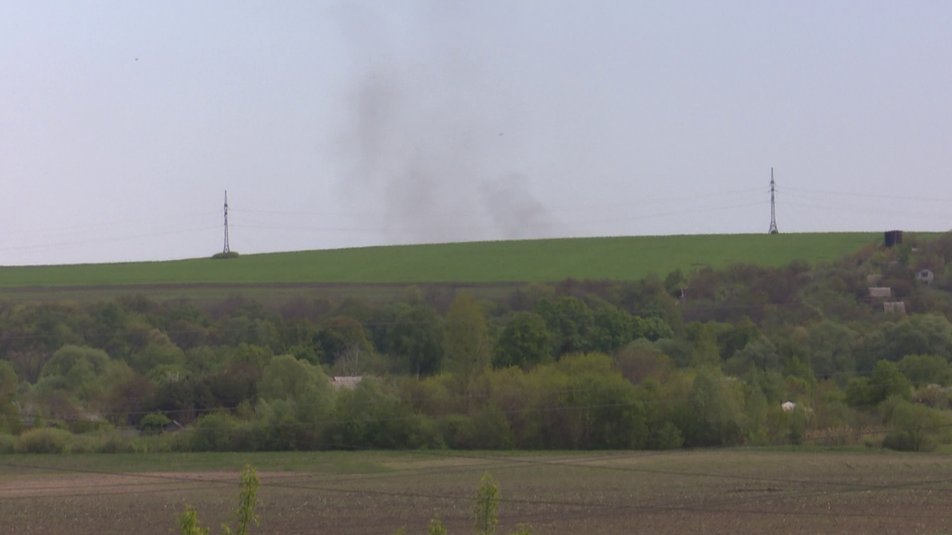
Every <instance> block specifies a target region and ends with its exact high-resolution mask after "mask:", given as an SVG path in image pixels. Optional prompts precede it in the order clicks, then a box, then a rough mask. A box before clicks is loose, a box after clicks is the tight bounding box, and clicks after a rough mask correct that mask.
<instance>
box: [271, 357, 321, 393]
mask: <svg viewBox="0 0 952 535" xmlns="http://www.w3.org/2000/svg"><path fill="white" fill-rule="evenodd" d="M330 389H331V387H330V382H329V380H328V378H327V376H326V375H324V372H323V371H321V369H320V368H318V367H316V366H313V365H311V364H309V363H307V362H305V361H303V360H299V359H296V358H294V357H292V356H291V355H278V356H276V357H274V358H272V359H271V362H269V363H268V364H267V365H266V366H265V367H264V370H263V371H262V373H261V379H260V380H259V381H258V395H259V396H260V397H261V399H266V400H271V399H289V400H299V399H303V398H304V397H305V396H306V395H307V394H308V393H309V392H312V391H318V392H324V393H329V392H330Z"/></svg>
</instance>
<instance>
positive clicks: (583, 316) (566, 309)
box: [536, 296, 595, 357]
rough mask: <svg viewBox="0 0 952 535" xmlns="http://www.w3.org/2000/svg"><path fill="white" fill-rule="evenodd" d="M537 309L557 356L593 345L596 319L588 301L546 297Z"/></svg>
mask: <svg viewBox="0 0 952 535" xmlns="http://www.w3.org/2000/svg"><path fill="white" fill-rule="evenodd" d="M536 311H537V312H538V313H539V315H540V316H542V318H543V319H544V320H545V324H546V327H547V328H548V330H549V333H550V334H551V336H552V338H551V340H552V349H553V354H554V355H556V356H557V357H559V356H562V355H564V354H566V353H577V352H580V351H587V350H589V349H591V348H592V345H593V344H592V340H591V335H592V328H593V327H594V323H595V318H594V316H593V315H592V311H591V309H589V308H588V305H586V304H585V302H584V301H582V300H580V299H578V298H575V297H568V296H563V297H556V298H554V299H543V300H542V301H540V302H539V303H538V305H536Z"/></svg>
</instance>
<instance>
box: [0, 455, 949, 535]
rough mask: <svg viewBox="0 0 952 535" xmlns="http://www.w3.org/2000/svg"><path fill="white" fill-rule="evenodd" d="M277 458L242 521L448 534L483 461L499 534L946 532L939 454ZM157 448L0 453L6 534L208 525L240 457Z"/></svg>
mask: <svg viewBox="0 0 952 535" xmlns="http://www.w3.org/2000/svg"><path fill="white" fill-rule="evenodd" d="M210 455H215V454H210ZM282 455H283V457H281V460H280V461H276V460H275V459H273V458H270V457H268V454H250V455H245V456H244V457H245V458H247V460H248V461H250V462H251V463H252V464H255V465H256V466H258V467H259V476H260V478H261V488H260V490H259V501H260V505H259V508H258V512H259V514H260V519H261V524H260V526H259V527H257V528H255V530H253V533H282V534H283V533H287V534H295V533H315V534H340V535H345V534H354V535H356V534H377V533H379V534H392V533H394V532H395V531H396V530H397V529H398V528H401V527H403V528H406V530H407V533H409V534H414V533H420V534H423V533H426V524H427V522H428V521H429V519H430V518H433V517H439V518H441V519H443V520H444V522H445V523H446V525H447V526H448V527H449V531H450V533H451V534H452V533H460V534H462V533H472V532H473V529H472V527H471V511H472V507H473V495H474V493H475V490H476V487H477V486H478V483H479V479H480V477H481V475H482V474H483V473H485V472H488V473H490V474H492V475H493V476H494V477H495V478H496V480H497V481H498V482H499V487H500V493H501V501H500V506H499V510H500V530H499V533H508V532H509V531H511V530H512V528H514V527H515V526H516V524H517V523H520V522H521V523H527V524H529V525H530V526H531V527H532V532H533V533H536V534H569V533H572V534H578V533H603V534H606V533H607V534H615V533H617V534H622V533H659V534H691V533H725V534H726V533H786V534H807V533H810V534H814V533H843V534H854V533H855V534H861V533H862V534H865V533H877V534H887V533H897V534H898V533H903V534H916V533H923V534H937V533H950V532H952V457H949V456H947V455H941V454H898V453H883V452H836V451H833V452H815V451H814V452H799V451H759V450H757V451H744V450H729V451H689V452H672V453H651V452H598V453H593V452H583V453H490V452H471V453H470V452H447V451H438V452H392V453H390V452H352V453H340V452H336V453H326V454H325V453H300V454H282ZM289 455H290V456H292V457H289ZM293 456H299V457H293ZM49 459H53V458H49ZM159 459H162V460H160V461H159V462H155V456H152V457H149V458H147V459H144V460H147V461H148V463H151V464H152V465H153V466H151V467H149V466H143V467H142V469H135V465H136V462H135V460H132V461H130V460H129V459H128V458H123V459H122V461H121V462H119V463H117V465H118V467H119V469H118V470H115V471H113V470H109V469H104V468H102V467H103V466H108V465H109V456H108V455H100V456H98V458H97V460H95V462H94V463H92V466H97V467H98V468H94V469H92V468H88V466H91V465H90V463H89V462H86V461H84V460H82V459H78V460H77V462H76V463H75V464H76V466H77V467H76V468H71V467H70V463H69V462H67V461H68V460H69V459H68V456H67V459H66V461H64V459H63V458H62V457H58V458H56V462H46V461H44V458H43V457H42V456H17V455H8V456H2V457H0V522H2V526H3V529H2V531H3V533H15V534H40V533H43V534H47V533H70V534H77V535H82V534H113V533H114V534H120V533H121V534H129V533H137V534H172V533H176V520H177V516H178V514H179V513H180V512H181V511H182V509H183V507H184V504H186V503H189V504H192V505H193V506H195V507H196V508H197V509H198V511H199V516H200V518H201V519H202V521H203V523H204V524H205V525H208V526H211V527H213V528H215V529H213V530H212V532H213V533H215V532H217V531H218V530H217V527H218V526H219V525H220V524H221V523H222V522H226V521H227V520H228V519H229V515H230V514H231V511H232V510H233V509H234V507H235V505H236V503H237V495H238V491H239V489H238V483H237V482H238V471H239V468H240V467H239V466H235V468H234V469H223V468H222V467H221V465H222V464H228V463H227V462H224V463H222V462H214V463H212V462H210V463H208V466H210V468H209V469H207V470H205V469H196V468H195V466H194V464H188V463H180V462H179V458H178V457H177V456H176V455H175V454H168V455H166V456H160V457H159ZM211 459H215V458H211ZM288 459H292V461H293V462H289V461H288ZM142 464H145V463H142ZM282 465H285V468H284V469H282ZM83 466H86V468H83ZM182 467H184V468H186V469H184V470H182V469H177V468H182ZM130 468H132V469H130Z"/></svg>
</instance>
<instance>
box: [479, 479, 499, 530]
mask: <svg viewBox="0 0 952 535" xmlns="http://www.w3.org/2000/svg"><path fill="white" fill-rule="evenodd" d="M473 519H474V522H475V525H476V533H477V534H478V535H495V533H496V526H497V525H498V524H499V485H498V484H496V480H495V479H493V476H491V475H489V473H485V474H483V477H482V478H481V479H480V480H479V489H478V490H477V491H476V507H475V509H474V510H473Z"/></svg>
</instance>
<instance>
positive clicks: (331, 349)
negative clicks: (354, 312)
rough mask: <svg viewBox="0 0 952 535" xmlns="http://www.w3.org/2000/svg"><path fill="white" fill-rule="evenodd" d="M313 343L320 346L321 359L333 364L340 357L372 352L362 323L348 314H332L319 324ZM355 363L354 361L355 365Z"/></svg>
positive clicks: (344, 357) (345, 357)
mask: <svg viewBox="0 0 952 535" xmlns="http://www.w3.org/2000/svg"><path fill="white" fill-rule="evenodd" d="M314 343H315V345H317V346H318V347H319V348H320V352H321V357H322V358H321V360H322V361H323V362H324V363H326V364H328V365H334V364H335V363H336V362H338V361H339V360H342V359H347V358H353V357H354V356H356V358H358V359H359V355H360V354H361V353H363V354H367V355H369V354H370V353H372V352H373V344H372V343H371V342H370V337H369V333H368V332H367V329H365V328H364V325H363V324H362V323H361V322H360V321H358V320H356V319H354V318H352V317H350V316H334V317H333V318H330V319H329V320H327V321H326V322H324V324H323V325H322V326H321V328H320V330H319V331H318V332H317V335H316V336H315V337H314ZM356 364H357V363H355V367H358V368H359V366H356Z"/></svg>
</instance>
